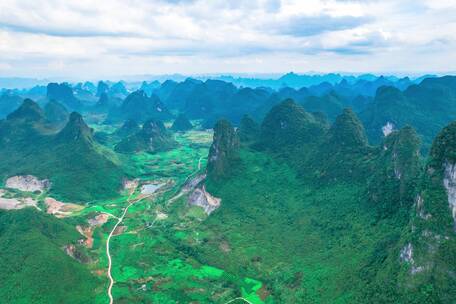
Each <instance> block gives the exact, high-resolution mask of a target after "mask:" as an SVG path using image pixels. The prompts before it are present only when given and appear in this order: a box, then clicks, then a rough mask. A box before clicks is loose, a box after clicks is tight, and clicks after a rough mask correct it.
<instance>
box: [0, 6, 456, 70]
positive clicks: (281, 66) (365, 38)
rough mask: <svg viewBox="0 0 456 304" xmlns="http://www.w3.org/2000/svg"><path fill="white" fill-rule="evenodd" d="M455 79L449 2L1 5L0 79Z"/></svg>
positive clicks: (454, 26) (455, 26) (455, 16)
mask: <svg viewBox="0 0 456 304" xmlns="http://www.w3.org/2000/svg"><path fill="white" fill-rule="evenodd" d="M288 71H295V72H308V71H316V72H332V71H338V72H353V73H360V72H376V73H410V74H413V73H425V72H434V73H435V72H438V73H445V72H454V71H456V0H446V1H445V0H395V1H390V0H383V1H374V0H352V1H351V0H337V1H331V0H321V1H317V0H282V1H281V0H245V1H243V0H229V1H227V0H222V1H218V0H205V1H198V0H155V1H152V0H109V1H104V0H96V1H94V0H79V1H69V0H68V1H64V0H41V1H31V0H30V1H27V0H23V1H20V0H16V1H14V0H1V1H0V77H1V76H21V77H41V78H44V77H68V78H81V79H82V78H84V79H91V78H115V77H118V76H121V75H142V74H171V73H183V74H203V73H282V72H288Z"/></svg>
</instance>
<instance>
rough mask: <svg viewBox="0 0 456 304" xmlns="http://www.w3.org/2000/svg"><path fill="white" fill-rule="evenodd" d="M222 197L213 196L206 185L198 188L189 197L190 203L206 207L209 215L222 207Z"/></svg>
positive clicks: (205, 209) (205, 210)
mask: <svg viewBox="0 0 456 304" xmlns="http://www.w3.org/2000/svg"><path fill="white" fill-rule="evenodd" d="M220 202H221V199H220V198H217V197H214V196H212V195H211V194H210V193H209V192H207V191H206V187H205V186H203V187H202V188H196V189H195V190H194V191H193V192H192V194H190V196H189V198H188V203H189V204H190V205H193V206H199V207H201V208H203V209H204V212H206V214H207V215H209V214H211V213H212V212H213V211H214V210H216V209H217V208H218V207H220Z"/></svg>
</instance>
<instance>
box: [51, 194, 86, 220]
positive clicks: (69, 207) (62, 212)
mask: <svg viewBox="0 0 456 304" xmlns="http://www.w3.org/2000/svg"><path fill="white" fill-rule="evenodd" d="M44 203H45V204H46V208H47V213H48V214H52V215H54V216H55V217H58V218H63V217H66V216H69V215H71V214H72V213H73V212H76V211H81V210H82V209H84V207H83V206H81V205H77V204H71V203H62V202H59V201H58V200H56V199H53V198H52V197H46V198H45V199H44Z"/></svg>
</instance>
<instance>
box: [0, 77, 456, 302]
mask: <svg viewBox="0 0 456 304" xmlns="http://www.w3.org/2000/svg"><path fill="white" fill-rule="evenodd" d="M322 79H325V81H320V80H322ZM455 79H456V78H455V77H451V76H447V77H441V78H428V79H424V80H422V81H421V79H420V80H416V81H412V80H410V79H408V78H403V79H397V78H393V77H389V78H387V77H374V76H372V75H363V76H359V77H342V76H340V75H337V74H330V75H326V76H325V77H323V76H322V77H317V76H315V77H301V76H300V75H296V74H293V73H291V74H287V75H285V76H283V77H282V78H281V81H282V83H281V84H280V85H279V84H278V83H277V82H275V81H272V80H264V81H263V82H259V81H255V80H253V79H243V78H239V79H231V78H226V79H225V80H229V81H223V79H209V80H198V79H190V78H189V79H187V80H185V81H182V82H175V81H172V80H168V81H165V82H163V83H160V82H150V83H148V82H143V83H142V84H137V86H136V87H139V85H140V90H131V87H132V84H128V83H125V82H121V81H120V82H116V83H112V82H107V81H106V82H104V81H100V82H99V83H98V85H94V84H92V83H90V82H86V83H79V84H75V85H71V84H68V83H62V84H57V83H54V84H52V83H51V84H49V85H48V86H47V87H44V91H43V88H41V87H38V88H34V89H33V90H23V91H7V92H3V94H2V97H0V115H1V116H0V117H2V116H5V117H6V119H3V120H0V155H1V157H0V179H1V182H2V183H3V182H4V181H5V179H6V178H7V177H10V176H13V175H27V174H31V175H35V176H37V177H38V178H40V179H44V178H47V179H50V181H51V188H50V190H49V191H44V192H39V191H37V192H34V193H31V192H26V191H20V190H17V189H16V190H14V189H7V188H6V187H4V188H5V189H4V190H3V189H2V190H0V203H1V204H3V205H2V206H7V207H6V209H8V208H9V207H8V206H9V205H8V204H9V203H11V202H10V201H9V200H10V199H18V200H20V199H23V198H26V197H29V198H30V197H32V198H34V199H36V201H37V205H36V208H25V209H22V210H8V211H2V210H0V244H2V245H3V246H2V248H3V250H2V251H1V252H0V265H1V266H2V269H3V270H4V271H3V272H2V274H1V275H0V296H1V297H2V299H5V301H6V302H10V303H105V302H106V301H107V300H108V298H107V294H106V285H107V279H106V277H107V276H106V271H107V265H108V260H107V257H106V249H105V248H106V247H105V245H106V241H107V238H108V236H109V235H110V233H111V232H113V233H112V235H114V237H112V238H111V244H110V251H111V257H112V265H113V266H112V275H113V277H114V280H115V284H114V287H113V296H114V298H115V300H116V302H119V303H132V302H138V303H193V302H195V303H196V302H198V303H222V304H224V303H227V302H229V301H232V300H233V299H236V298H240V297H243V298H245V299H247V300H248V301H250V302H251V303H255V304H265V303H268V304H270V303H407V304H408V303H416V304H418V303H452V301H453V300H454V298H455V297H456V294H455V293H456V291H455V289H454V286H455V285H456V279H455V276H454V274H455V273H456V262H455V261H456V256H455V253H456V238H455V227H456V226H455V213H454V212H455V210H456V177H455V176H456V173H455V172H456V169H455V164H456V152H455V151H456V124H455V123H454V122H453V123H450V122H451V121H452V120H454V118H455V117H456V107H455V106H454V104H455V102H456V82H455ZM247 83H250V84H252V83H262V84H267V83H269V84H270V87H264V86H258V87H254V86H252V87H248V86H247V87H237V86H236V84H247ZM302 83H306V86H305V87H300V84H302ZM19 95H20V96H19ZM32 95H33V96H36V97H37V102H33V101H32V100H30V99H25V101H24V102H22V98H23V97H27V96H32ZM74 110H77V111H78V112H71V111H74ZM70 112H71V114H69V113H70ZM189 119H191V120H189ZM448 123H450V124H448ZM445 125H446V126H445ZM207 128H211V129H213V133H212V130H210V131H209V130H206V129H207ZM428 151H429V153H428ZM127 180H128V181H127ZM122 183H124V185H125V186H130V187H132V188H129V189H130V190H129V191H131V192H129V191H127V190H128V189H126V188H123V187H122ZM2 186H3V185H2ZM155 187H157V188H156V189H155ZM151 188H153V189H155V190H156V191H157V192H156V193H154V194H153V195H151V194H146V193H147V192H143V191H150V189H151ZM148 189H149V190H148ZM157 189H158V190H157ZM155 190H154V191H155ZM206 191H207V192H206ZM198 195H199V196H198ZM49 196H51V197H53V198H56V199H59V200H62V201H65V202H69V201H71V202H75V203H80V204H81V205H80V206H76V207H77V208H76V209H71V208H74V207H72V206H71V205H64V206H63V207H62V208H63V210H64V212H63V213H61V214H58V213H56V215H59V216H62V217H63V218H56V217H54V216H51V215H47V214H45V213H46V212H50V213H52V212H51V211H52V208H51V207H52V206H50V205H47V203H46V201H45V198H46V197H49ZM195 197H196V198H195ZM195 201H196V202H197V203H199V204H205V203H206V204H215V205H212V206H211V207H214V206H215V207H214V209H215V211H213V212H212V213H210V214H209V212H207V210H206V209H203V208H201V205H198V204H196V203H195ZM5 202H6V203H5ZM220 202H221V203H220ZM131 203H133V204H131ZM218 203H220V206H218ZM127 206H128V207H130V208H129V209H128V210H127V209H126V207H127ZM217 207H218V208H217ZM126 211H128V212H126ZM124 212H126V213H125V214H126V216H125V218H123V220H122V222H121V224H120V225H119V226H117V229H116V230H115V231H114V230H113V229H114V225H115V223H116V222H117V221H118V219H119V218H120V217H121V216H122V214H123V213H124ZM62 214H63V215H62ZM103 217H105V218H103ZM75 226H78V227H79V228H78V229H79V230H78V231H79V232H77V231H76V229H75ZM81 234H82V235H81ZM89 239H90V241H88V240H89ZM78 240H80V241H78ZM70 244H71V245H74V247H72V248H74V249H75V250H76V255H74V254H69V253H68V251H67V249H68V247H67V245H70ZM240 301H241V300H239V301H238V302H240ZM232 303H236V301H234V302H232Z"/></svg>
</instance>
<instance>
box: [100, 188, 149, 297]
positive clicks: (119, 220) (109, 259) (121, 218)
mask: <svg viewBox="0 0 456 304" xmlns="http://www.w3.org/2000/svg"><path fill="white" fill-rule="evenodd" d="M152 195H153V193H151V194H149V195H147V196H145V197H142V198H140V199H137V200H133V201H130V199H131V194H130V196H129V197H128V199H127V202H128V205H127V207H125V210H124V212H123V213H122V216H121V217H119V219H118V220H117V223H116V224H115V225H114V228H113V229H112V230H111V232H110V233H109V236H108V239H107V240H106V256H107V257H108V278H109V287H108V297H109V304H113V303H114V298H113V297H112V286H113V285H114V279H113V277H112V274H111V269H112V258H111V253H110V251H109V243H110V241H111V238H112V236H113V235H114V232H115V231H116V228H117V226H119V224H120V223H122V221H123V219H124V217H125V215H127V212H128V209H129V208H130V207H131V206H132V205H133V204H134V203H137V202H140V201H142V200H143V199H146V198H148V197H150V196H152Z"/></svg>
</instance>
